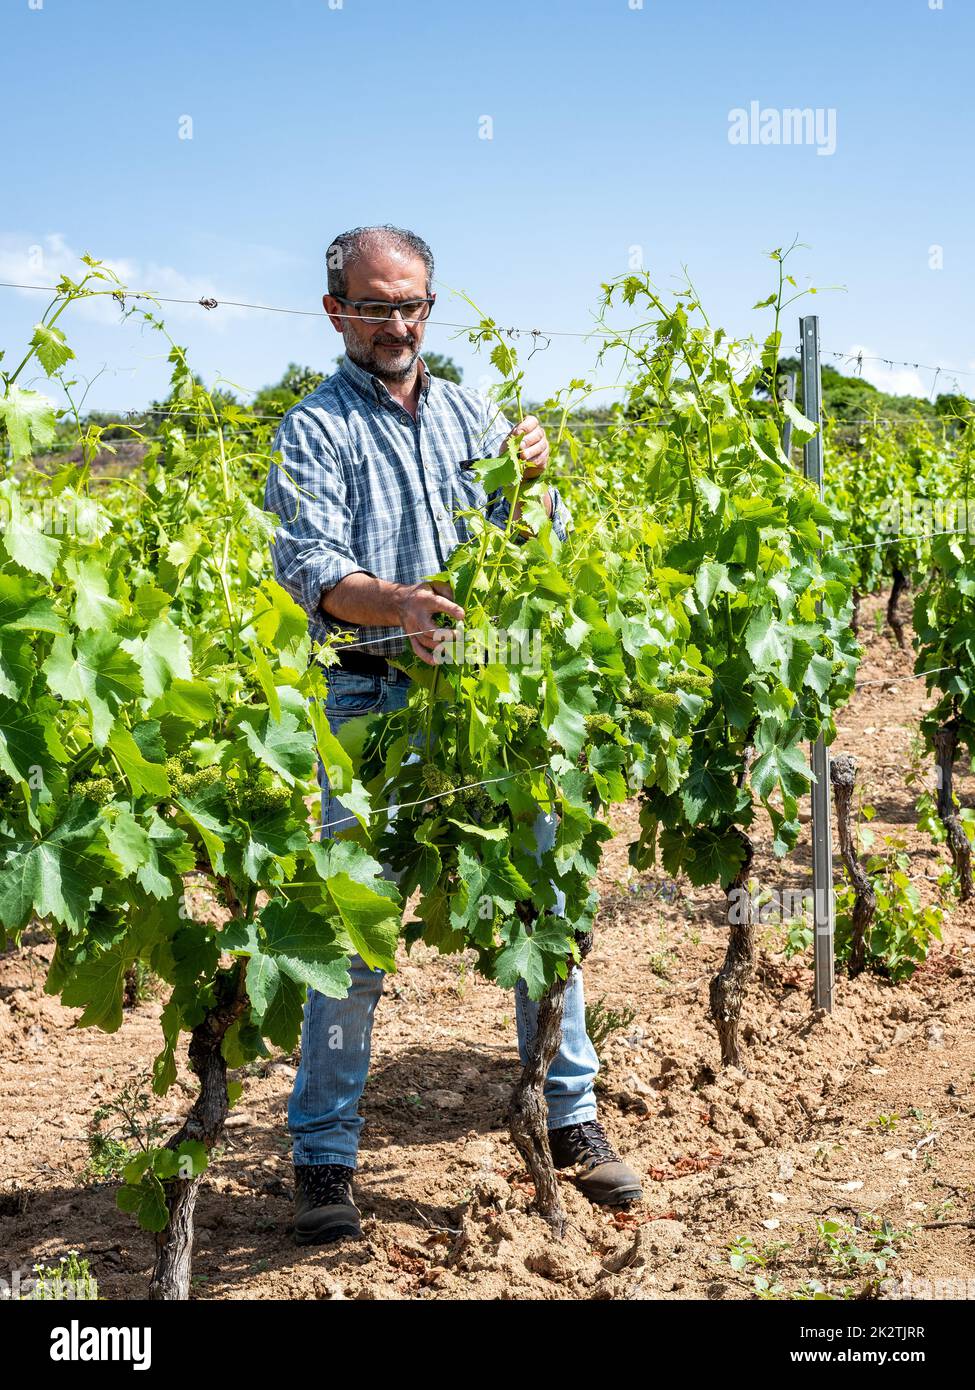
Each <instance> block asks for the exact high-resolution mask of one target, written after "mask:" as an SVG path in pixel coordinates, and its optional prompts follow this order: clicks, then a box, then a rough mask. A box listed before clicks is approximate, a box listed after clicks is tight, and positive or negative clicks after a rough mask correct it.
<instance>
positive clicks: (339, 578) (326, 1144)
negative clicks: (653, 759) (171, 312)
mask: <svg viewBox="0 0 975 1390" xmlns="http://www.w3.org/2000/svg"><path fill="white" fill-rule="evenodd" d="M327 266H328V293H327V294H326V295H324V296H323V299H322V303H323V305H324V307H325V311H326V313H327V314H328V316H329V318H330V319H331V322H332V325H333V327H334V328H335V329H336V331H337V332H339V333H341V334H342V337H343V340H344V344H345V356H344V358H343V361H342V364H341V367H340V369H339V370H338V371H337V372H336V373H335V374H334V375H333V376H331V377H328V378H327V379H326V380H325V381H323V382H322V384H321V385H320V386H319V387H318V389H317V390H315V391H313V392H312V393H311V395H309V396H306V397H305V399H304V400H303V401H300V402H299V403H298V405H296V406H295V407H294V408H293V409H292V410H290V411H289V412H288V414H287V415H286V416H285V417H284V419H283V420H282V422H281V427H280V429H279V430H278V434H277V438H276V439H275V443H274V448H275V451H276V452H277V451H279V452H280V454H281V456H282V460H283V462H282V464H281V465H277V466H274V467H272V469H271V472H270V474H269V477H268V480H267V488H266V492H265V508H266V510H268V511H273V512H276V513H277V514H278V516H279V518H280V521H281V525H280V528H279V529H278V531H277V534H276V537H275V543H274V547H273V553H274V568H275V572H276V574H277V577H278V580H279V582H280V583H281V584H282V585H283V586H284V588H286V589H287V590H288V592H289V593H291V594H292V595H293V596H294V598H295V599H296V600H297V601H298V602H299V603H300V604H301V605H302V606H303V607H304V608H305V609H306V610H307V612H308V615H309V628H310V632H311V635H312V637H313V638H315V639H318V640H319V641H321V640H324V638H325V637H326V636H327V635H328V633H329V632H331V631H334V630H335V628H336V626H337V625H345V626H346V627H348V626H349V625H351V626H353V627H354V628H355V629H356V640H357V645H356V646H355V647H352V648H350V649H349V650H348V651H345V652H343V653H342V655H341V658H340V660H341V667H340V668H335V669H334V670H333V671H332V672H331V674H330V679H329V687H328V701H327V706H326V708H327V714H328V718H329V723H330V725H331V727H332V729H333V731H334V730H337V729H338V728H339V727H341V724H342V723H343V722H344V720H346V719H348V718H350V717H353V716H355V715H359V714H364V713H368V712H372V711H380V710H394V709H401V708H402V707H403V705H404V704H405V703H406V694H407V688H408V684H409V679H408V677H407V676H405V675H404V674H403V673H402V672H401V671H398V670H397V669H396V668H395V667H392V666H390V665H388V664H387V661H386V658H387V657H388V656H395V655H397V654H399V653H400V652H402V650H403V643H404V638H405V639H406V640H409V642H410V643H411V645H412V647H413V650H414V651H415V652H416V654H417V656H418V657H419V658H420V659H421V660H423V661H426V662H427V663H428V664H430V665H433V664H435V659H434V657H433V655H432V653H433V651H434V649H435V647H436V643H437V639H436V636H435V632H436V629H437V628H438V627H442V622H443V620H442V619H441V618H440V616H439V615H440V614H446V615H447V616H448V617H449V618H453V619H456V620H457V621H462V620H463V617H464V611H463V609H462V608H461V607H459V605H458V604H456V603H455V602H454V601H453V598H452V596H451V594H450V591H449V589H447V588H446V587H445V586H443V585H437V586H436V587H434V585H432V584H429V583H427V582H426V581H425V579H424V576H426V575H433V574H437V573H438V572H440V571H441V570H442V569H443V567H444V563H445V561H446V559H447V556H448V554H449V553H450V551H451V550H452V549H453V548H454V547H455V546H456V545H457V544H458V543H459V542H461V541H463V540H465V539H467V531H466V528H465V526H464V522H463V520H462V519H458V520H457V521H455V520H454V513H455V512H456V511H457V510H459V509H463V508H467V509H470V508H474V507H477V508H481V509H485V510H486V513H487V515H488V517H489V519H490V520H491V521H492V522H495V523H497V524H500V525H503V524H504V523H505V521H506V520H507V516H508V503H507V501H506V500H505V499H504V498H503V497H502V496H500V494H492V496H491V498H488V497H487V496H486V495H485V493H484V489H483V487H482V485H481V483H480V481H479V479H478V478H477V476H476V475H475V474H474V473H473V472H472V471H471V470H469V469H464V468H462V467H461V464H462V463H463V462H464V461H468V460H470V459H471V458H474V457H479V458H491V457H494V456H496V455H497V454H498V453H500V452H501V450H502V448H503V444H504V441H505V439H506V438H507V437H508V435H509V434H510V433H513V434H515V435H516V436H518V438H519V440H520V446H519V452H520V456H521V459H522V461H523V462H524V464H525V470H524V471H525V474H526V476H528V477H537V476H538V475H539V474H540V473H541V472H542V471H543V470H544V468H545V464H546V462H547V459H548V452H549V450H548V441H547V440H546V438H545V433H544V431H543V430H542V428H541V426H540V425H539V423H538V421H537V420H536V419H535V418H534V416H528V417H527V418H526V419H524V420H522V421H520V422H519V423H518V424H517V425H516V426H515V428H514V430H513V431H511V430H510V428H509V425H508V422H507V421H506V420H504V419H503V417H501V416H499V415H498V414H497V413H496V412H493V411H492V409H491V408H490V407H489V406H488V404H487V402H486V401H485V400H484V399H483V398H482V397H481V396H479V395H478V394H477V393H476V392H473V391H469V390H466V389H465V388H463V387H461V386H458V385H455V384H454V383H452V382H447V381H443V380H441V379H439V378H432V377H431V376H430V374H429V373H428V371H427V370H426V367H425V365H424V363H423V359H422V358H421V357H420V347H421V344H422V342H423V336H424V332H425V320H426V318H427V317H429V314H430V310H431V308H432V306H433V303H434V300H435V295H434V294H433V293H432V290H431V286H432V282H433V257H432V254H431V252H430V248H429V247H428V246H427V244H426V243H425V242H424V241H422V240H421V239H420V238H419V237H418V236H416V235H414V233H412V232H407V231H403V230H402V229H399V228H395V227H388V226H387V227H359V228H356V229H355V230H354V231H351V232H346V233H344V234H343V235H341V236H339V237H337V238H336V239H335V241H334V242H333V243H332V244H331V246H330V247H329V249H328V253H327ZM544 505H545V510H546V512H547V513H548V515H549V517H550V518H551V520H552V526H553V528H554V530H555V531H556V534H557V535H558V536H559V537H560V539H563V540H564V539H565V525H566V520H567V516H566V512H565V507H564V504H563V503H562V501H561V499H560V497H559V495H558V492H557V491H556V489H555V488H550V489H549V490H548V491H547V492H546V493H545V497H544ZM336 620H338V624H337V623H336ZM319 777H320V780H321V781H322V785H323V797H322V833H323V835H324V836H328V837H330V836H331V835H332V834H333V832H334V831H335V830H336V829H338V828H340V826H341V824H348V823H349V818H348V815H347V813H346V812H345V810H344V808H343V807H342V805H341V804H340V803H339V802H338V801H337V800H336V799H335V798H334V797H332V796H331V795H330V794H329V791H328V786H327V780H326V779H325V776H324V771H323V770H322V769H319ZM536 835H537V836H538V837H539V845H540V847H541V848H546V847H551V845H552V843H553V840H552V839H551V838H548V839H544V838H542V837H544V836H546V835H547V836H549V837H551V836H552V835H554V817H546V816H543V815H542V814H541V813H540V814H539V818H538V821H537V822H536ZM351 977H352V985H351V990H350V992H349V995H348V997H347V998H346V999H329V998H326V997H325V996H324V995H322V994H319V993H317V992H316V991H314V990H309V992H308V999H307V1002H306V1004H305V1011H304V1022H303V1026H302V1037H301V1065H300V1067H299V1070H298V1075H297V1078H296V1080H295V1085H294V1090H293V1092H292V1095H291V1099H290V1102H289V1106H288V1125H289V1129H290V1131H291V1136H292V1141H293V1149H294V1163H295V1236H296V1239H297V1240H298V1242H299V1243H301V1244H308V1243H312V1242H324V1241H330V1240H336V1239H339V1238H341V1237H342V1236H348V1235H358V1234H359V1233H360V1228H359V1212H358V1210H357V1208H356V1206H355V1203H354V1201H353V1197H352V1175H353V1172H354V1170H355V1166H356V1157H357V1150H358V1136H359V1130H360V1128H361V1126H362V1123H363V1122H362V1120H361V1118H360V1117H359V1114H358V1101H359V1097H360V1096H361V1094H362V1090H363V1087H364V1085H365V1079H366V1073H367V1071H368V1067H369V1052H370V1038H371V1031H372V1020H373V1014H374V1011H375V1007H376V1003H377V1001H378V999H379V996H380V994H381V993H382V981H383V974H382V972H381V971H378V970H370V969H368V967H367V966H366V965H365V963H364V962H363V961H362V959H361V958H360V957H359V956H356V957H354V958H353V961H352V967H351ZM516 1017H517V1026H518V1043H519V1050H520V1053H521V1058H522V1062H523V1063H524V1062H525V1061H527V1058H528V1049H529V1047H530V1045H531V1041H532V1038H533V1035H534V1030H535V1027H536V1025H537V1006H536V1005H535V1004H534V1003H533V1002H532V1001H531V1000H530V999H529V998H528V992H527V990H526V989H525V987H524V983H523V982H520V984H519V988H518V990H517V991H516ZM598 1069H599V1063H598V1059H597V1057H596V1053H595V1049H594V1048H593V1045H592V1043H591V1041H590V1039H589V1037H588V1036H587V1034H586V1026H585V1006H584V1002H583V992H582V977H581V974H580V972H578V971H576V972H575V973H574V976H573V983H572V985H571V986H570V988H569V989H568V990H567V992H566V996H565V1014H564V1022H563V1035H562V1044H561V1048H560V1050H559V1053H558V1055H557V1057H556V1058H555V1060H554V1062H553V1063H552V1066H551V1068H550V1070H549V1073H548V1078H547V1081H546V1085H545V1098H546V1101H547V1103H548V1122H549V1126H550V1129H549V1138H550V1142H551V1147H552V1156H553V1159H554V1161H555V1163H556V1165H557V1166H558V1167H560V1168H568V1167H573V1166H576V1165H578V1167H579V1175H578V1181H579V1184H580V1186H581V1188H582V1190H583V1191H584V1192H586V1194H587V1195H588V1196H589V1197H590V1198H591V1200H593V1201H596V1202H604V1203H608V1204H612V1205H618V1204H621V1203H626V1202H630V1201H634V1200H636V1199H637V1198H639V1197H640V1196H641V1195H642V1194H641V1192H640V1184H639V1179H638V1178H637V1176H636V1174H635V1173H634V1172H633V1171H632V1170H631V1169H630V1168H628V1167H627V1166H626V1165H625V1164H623V1163H622V1162H621V1161H620V1158H619V1156H618V1155H617V1154H616V1153H615V1151H614V1150H613V1148H612V1147H611V1145H610V1144H609V1142H608V1140H607V1138H606V1135H605V1133H604V1131H603V1129H602V1126H601V1125H600V1124H599V1122H598V1120H597V1119H596V1101H595V1095H594V1092H593V1081H594V1079H595V1076H596V1073H597V1071H598Z"/></svg>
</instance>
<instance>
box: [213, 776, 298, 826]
mask: <svg viewBox="0 0 975 1390" xmlns="http://www.w3.org/2000/svg"><path fill="white" fill-rule="evenodd" d="M291 796H292V791H291V788H290V787H286V786H285V785H284V784H283V783H282V784H277V783H275V782H273V781H272V780H271V777H270V776H269V775H268V774H266V773H263V772H261V773H258V774H257V775H256V776H255V777H252V778H251V779H250V780H248V781H240V782H232V783H231V784H230V786H229V787H228V791H227V799H228V801H229V802H230V808H231V810H232V811H233V812H234V814H235V815H238V816H240V818H241V819H242V820H246V821H253V820H257V819H258V818H259V817H261V816H270V815H274V813H275V812H277V811H283V810H284V808H285V807H286V806H287V805H288V803H289V802H290V801H291Z"/></svg>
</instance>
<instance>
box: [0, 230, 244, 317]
mask: <svg viewBox="0 0 975 1390" xmlns="http://www.w3.org/2000/svg"><path fill="white" fill-rule="evenodd" d="M81 255H82V252H80V251H77V250H75V249H74V248H73V247H71V246H69V245H68V243H67V241H66V239H65V237H64V235H63V234H62V233H61V232H50V233H48V234H46V235H45V236H42V237H41V238H40V239H37V238H31V237H29V236H16V235H14V234H12V233H5V234H4V235H2V236H0V280H5V281H8V282H10V283H14V284H19V285H55V284H56V283H57V282H58V280H59V279H60V278H61V276H62V275H68V276H70V277H71V279H72V280H75V281H78V280H80V279H82V277H83V275H84V273H85V271H86V269H87V267H86V266H85V265H84V264H83V263H82V260H81ZM102 259H103V261H104V263H105V265H106V266H107V267H109V268H110V269H111V270H113V271H114V272H115V274H116V275H117V276H118V277H119V279H120V280H121V281H122V283H123V284H124V285H125V286H126V287H127V288H128V289H130V290H133V291H135V290H139V291H143V292H145V293H151V294H155V295H159V296H160V297H164V298H170V299H186V300H189V301H191V302H190V303H188V304H163V305H162V306H161V315H162V317H163V318H165V319H166V320H168V321H172V320H180V321H183V322H185V321H186V320H192V321H193V323H195V324H198V323H201V322H203V323H206V324H207V326H208V327H211V328H216V329H217V330H218V331H219V330H220V329H221V328H224V327H226V326H227V325H228V324H229V323H230V322H232V321H238V320H240V319H242V318H243V317H244V316H245V314H246V313H247V310H246V309H234V308H231V307H230V306H227V305H224V304H221V305H220V307H219V308H218V309H216V310H213V311H207V310H206V309H203V308H201V307H200V305H199V300H200V299H204V298H206V299H209V298H211V297H212V298H214V299H217V300H218V301H219V299H220V291H219V287H218V286H215V285H214V284H213V283H212V282H210V281H207V280H204V279H202V278H201V277H199V276H192V275H184V274H183V272H182V271H180V270H177V269H176V268H175V267H174V266H169V265H159V264H158V263H157V262H155V261H146V262H142V261H138V260H132V259H129V258H113V257H108V256H105V257H103V258H102ZM233 292H234V293H236V291H233ZM19 293H21V294H22V295H24V296H25V297H30V298H31V299H36V300H38V301H39V302H40V301H43V295H40V294H38V293H37V292H36V291H34V290H21V291H20V292H19ZM139 302H140V301H138V300H134V299H133V300H130V301H129V306H131V305H133V304H137V303H139ZM147 307H148V308H150V309H151V308H152V306H151V305H147ZM76 312H78V313H79V314H84V315H85V316H86V317H87V318H91V319H94V320H97V321H98V322H101V323H109V322H112V323H114V322H117V321H118V317H119V306H118V303H117V302H116V301H114V300H113V299H111V298H110V297H109V296H107V295H106V296H99V297H97V298H94V299H87V300H82V301H80V302H79V303H78V305H77V306H76ZM38 315H40V307H39V308H38Z"/></svg>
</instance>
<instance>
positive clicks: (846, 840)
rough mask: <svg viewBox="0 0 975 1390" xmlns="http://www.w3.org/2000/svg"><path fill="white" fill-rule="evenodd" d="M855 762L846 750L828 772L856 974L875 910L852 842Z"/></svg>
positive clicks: (872, 894)
mask: <svg viewBox="0 0 975 1390" xmlns="http://www.w3.org/2000/svg"><path fill="white" fill-rule="evenodd" d="M856 775H857V765H856V763H855V762H854V760H853V759H852V758H851V757H850V755H849V754H848V753H840V754H838V755H837V756H836V757H835V758H831V759H830V768H829V776H830V781H831V782H832V784H833V791H834V792H835V793H836V828H837V831H838V832H839V841H840V854H841V856H842V858H843V865H844V867H845V869H846V872H847V876H848V878H849V880H850V883H851V885H852V887H853V921H852V927H851V939H850V960H849V969H850V974H851V975H859V973H860V971H861V970H863V968H864V966H865V965H866V949H867V931H868V930H869V927H870V923H871V922H872V921H873V917H874V913H875V912H876V911H877V895H876V893H875V892H874V891H873V886H872V885H871V882H870V880H869V878H867V875H866V871H865V869H864V867H863V865H862V864H861V863H860V858H859V855H858V854H857V851H856V846H855V844H854V842H853V789H854V786H855V785H856Z"/></svg>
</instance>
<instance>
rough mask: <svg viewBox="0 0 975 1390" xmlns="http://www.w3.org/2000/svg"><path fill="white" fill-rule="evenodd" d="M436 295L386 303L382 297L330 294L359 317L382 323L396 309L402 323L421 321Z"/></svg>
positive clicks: (428, 314)
mask: <svg viewBox="0 0 975 1390" xmlns="http://www.w3.org/2000/svg"><path fill="white" fill-rule="evenodd" d="M436 297H437V296H436V295H431V296H430V298H428V299H405V300H403V301H402V302H401V303H399V304H388V303H386V301H385V300H382V299H343V297H342V296H341V295H340V294H335V295H333V296H332V298H333V299H337V300H338V302H339V303H340V304H348V306H349V308H350V309H355V310H356V312H357V313H358V315H359V317H360V318H363V319H369V321H370V322H371V323H382V322H383V321H384V320H386V319H391V318H392V317H393V314H394V313H395V312H396V310H397V309H398V310H399V312H400V317H401V318H402V320H403V322H404V323H421V322H422V321H423V319H426V318H429V317H430V310H431V309H432V308H433V305H434V300H435V299H436Z"/></svg>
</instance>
